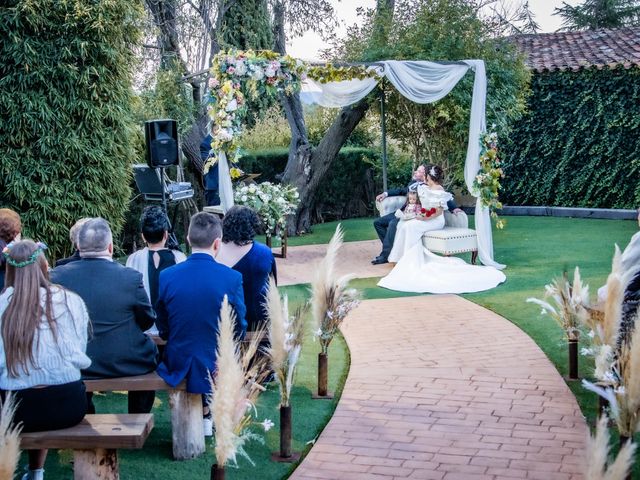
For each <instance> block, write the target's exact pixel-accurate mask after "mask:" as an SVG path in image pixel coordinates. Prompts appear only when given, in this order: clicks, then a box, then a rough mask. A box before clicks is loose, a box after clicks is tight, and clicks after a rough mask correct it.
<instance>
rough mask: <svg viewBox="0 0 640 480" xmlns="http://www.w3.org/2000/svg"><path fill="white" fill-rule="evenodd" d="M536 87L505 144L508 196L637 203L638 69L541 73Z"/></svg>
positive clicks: (519, 201)
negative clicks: (524, 112)
mask: <svg viewBox="0 0 640 480" xmlns="http://www.w3.org/2000/svg"><path fill="white" fill-rule="evenodd" d="M532 90H533V94H532V95H531V97H530V98H529V113H528V114H527V115H526V116H525V117H523V118H522V119H521V120H520V121H519V122H518V124H517V125H516V126H515V128H514V130H513V131H512V133H511V135H510V138H509V141H508V142H507V143H506V144H505V152H506V153H505V154H504V172H505V175H506V178H505V180H504V183H503V186H504V192H503V200H504V203H506V204H509V205H561V206H574V207H595V208H635V207H637V206H638V204H639V203H640V136H639V135H638V132H639V131H640V69H638V68H633V69H629V70H625V69H623V68H618V69H615V70H610V69H603V70H596V69H588V70H586V69H583V70H580V71H578V72H571V71H566V72H546V73H539V74H536V75H534V77H533V82H532Z"/></svg>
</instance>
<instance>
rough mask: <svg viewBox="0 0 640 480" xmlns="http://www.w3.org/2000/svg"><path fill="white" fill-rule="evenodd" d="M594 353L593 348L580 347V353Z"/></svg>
mask: <svg viewBox="0 0 640 480" xmlns="http://www.w3.org/2000/svg"><path fill="white" fill-rule="evenodd" d="M594 353H595V352H594V350H593V348H585V347H582V348H581V349H580V355H584V356H585V357H587V356H591V355H593V354H594Z"/></svg>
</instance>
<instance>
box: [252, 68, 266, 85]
mask: <svg viewBox="0 0 640 480" xmlns="http://www.w3.org/2000/svg"><path fill="white" fill-rule="evenodd" d="M251 78H253V79H254V80H255V81H256V82H259V81H260V80H262V79H263V78H264V72H263V71H262V68H260V67H254V69H253V71H252V72H251Z"/></svg>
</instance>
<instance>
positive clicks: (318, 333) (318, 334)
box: [315, 328, 322, 337]
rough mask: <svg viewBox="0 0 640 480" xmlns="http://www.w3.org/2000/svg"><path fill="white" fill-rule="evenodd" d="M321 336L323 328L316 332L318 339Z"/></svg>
mask: <svg viewBox="0 0 640 480" xmlns="http://www.w3.org/2000/svg"><path fill="white" fill-rule="evenodd" d="M320 335H322V329H321V328H319V329H318V330H316V332H315V336H316V337H319V336H320Z"/></svg>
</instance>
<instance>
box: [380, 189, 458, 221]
mask: <svg viewBox="0 0 640 480" xmlns="http://www.w3.org/2000/svg"><path fill="white" fill-rule="evenodd" d="M406 201H407V198H406V197H405V196H404V195H398V196H394V197H387V198H385V199H384V200H382V201H381V202H376V208H377V209H378V212H379V213H380V216H381V217H384V216H385V215H388V214H390V213H393V212H395V211H396V210H397V209H399V208H401V207H402V206H403V205H404V204H405V202H406ZM444 224H445V226H446V227H455V228H469V218H468V217H467V214H466V213H464V212H460V213H457V214H453V213H451V212H449V211H448V210H445V212H444Z"/></svg>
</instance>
